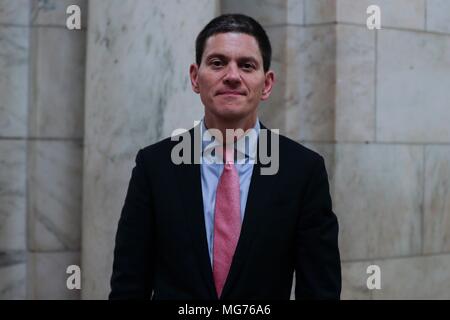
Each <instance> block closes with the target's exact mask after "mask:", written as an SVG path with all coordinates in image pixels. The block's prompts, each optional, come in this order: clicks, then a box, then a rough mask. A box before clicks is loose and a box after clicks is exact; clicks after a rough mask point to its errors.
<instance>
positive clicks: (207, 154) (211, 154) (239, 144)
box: [200, 118, 260, 164]
mask: <svg viewBox="0 0 450 320" xmlns="http://www.w3.org/2000/svg"><path fill="white" fill-rule="evenodd" d="M259 131H260V124H259V119H258V118H256V123H255V126H254V127H253V128H251V129H249V130H247V132H246V133H245V134H244V135H243V136H242V137H240V138H239V140H237V141H236V142H235V143H234V150H235V152H236V159H237V162H236V163H237V164H239V163H246V159H248V160H249V161H254V160H255V159H256V149H257V142H258V136H259ZM200 137H201V139H202V155H203V159H204V160H205V161H206V162H207V163H223V162H222V160H221V159H220V160H219V159H216V157H215V155H216V153H215V151H214V150H215V149H216V148H217V147H220V146H221V143H220V142H219V141H218V139H216V138H215V137H214V136H213V135H212V134H211V132H210V131H209V130H208V129H207V128H206V126H205V120H204V118H203V119H202V121H201V135H200Z"/></svg>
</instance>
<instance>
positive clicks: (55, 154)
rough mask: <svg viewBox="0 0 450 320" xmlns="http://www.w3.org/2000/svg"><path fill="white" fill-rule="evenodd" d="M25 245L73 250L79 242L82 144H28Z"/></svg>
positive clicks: (62, 142) (44, 142) (45, 249)
mask: <svg viewBox="0 0 450 320" xmlns="http://www.w3.org/2000/svg"><path fill="white" fill-rule="evenodd" d="M28 152H29V156H28V159H29V160H28V163H29V169H28V172H29V176H28V177H29V179H28V190H29V191H28V193H29V195H28V199H29V203H28V217H29V220H28V232H29V235H28V244H29V245H28V246H29V248H30V249H31V250H33V251H55V250H59V251H64V250H77V249H79V248H80V244H81V243H80V241H81V230H80V225H81V207H82V204H81V193H82V180H81V179H82V162H83V155H82V145H81V143H80V142H72V141H39V140H35V141H30V142H29V148H28Z"/></svg>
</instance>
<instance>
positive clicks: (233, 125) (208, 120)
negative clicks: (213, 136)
mask: <svg viewBox="0 0 450 320" xmlns="http://www.w3.org/2000/svg"><path fill="white" fill-rule="evenodd" d="M204 121H205V127H206V128H207V129H218V130H220V132H221V133H222V137H224V138H225V137H226V130H227V129H233V130H237V129H242V130H243V131H244V133H245V132H247V130H249V129H253V128H254V127H255V125H256V113H255V114H252V115H250V116H249V117H246V118H241V119H229V120H228V119H226V120H224V119H217V118H216V117H213V116H211V115H208V114H205V118H204ZM240 136H241V135H238V136H236V137H235V138H236V139H239V138H240Z"/></svg>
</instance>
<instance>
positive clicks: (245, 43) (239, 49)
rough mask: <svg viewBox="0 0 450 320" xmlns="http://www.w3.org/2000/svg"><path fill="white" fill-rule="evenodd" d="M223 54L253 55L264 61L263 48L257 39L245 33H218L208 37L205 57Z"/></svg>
mask: <svg viewBox="0 0 450 320" xmlns="http://www.w3.org/2000/svg"><path fill="white" fill-rule="evenodd" d="M214 54H221V55H225V56H231V57H232V56H236V57H239V56H252V57H254V58H255V59H257V60H261V61H262V56H261V50H260V49H259V46H258V42H257V41H256V39H255V38H254V37H253V36H251V35H248V34H245V33H235V32H227V33H218V34H215V35H213V36H211V37H209V38H208V40H207V41H206V44H205V50H204V52H203V57H204V58H206V57H208V56H210V55H214Z"/></svg>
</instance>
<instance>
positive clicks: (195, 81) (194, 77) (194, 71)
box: [189, 63, 200, 93]
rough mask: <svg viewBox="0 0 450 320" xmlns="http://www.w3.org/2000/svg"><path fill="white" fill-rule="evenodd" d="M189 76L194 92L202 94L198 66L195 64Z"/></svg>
mask: <svg viewBox="0 0 450 320" xmlns="http://www.w3.org/2000/svg"><path fill="white" fill-rule="evenodd" d="M189 76H190V78H191V85H192V90H194V92H195V93H200V87H199V85H198V66H197V64H195V63H193V64H191V66H190V67H189Z"/></svg>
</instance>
